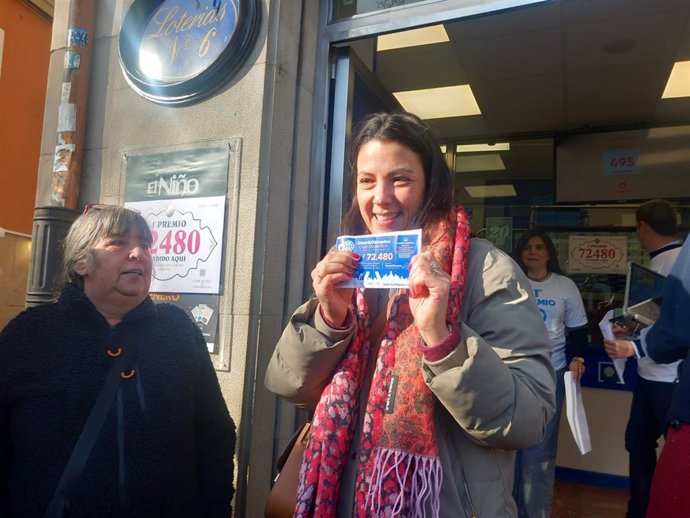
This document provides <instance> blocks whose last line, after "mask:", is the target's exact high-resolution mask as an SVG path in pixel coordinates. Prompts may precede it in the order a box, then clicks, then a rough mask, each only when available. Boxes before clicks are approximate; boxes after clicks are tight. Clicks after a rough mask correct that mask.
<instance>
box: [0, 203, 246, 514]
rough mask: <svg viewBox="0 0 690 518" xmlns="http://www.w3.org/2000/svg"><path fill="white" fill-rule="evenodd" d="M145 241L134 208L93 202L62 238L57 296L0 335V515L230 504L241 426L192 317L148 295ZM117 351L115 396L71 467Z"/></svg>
mask: <svg viewBox="0 0 690 518" xmlns="http://www.w3.org/2000/svg"><path fill="white" fill-rule="evenodd" d="M151 240H152V239H151V232H150V230H149V228H148V226H147V224H146V221H145V220H144V219H143V218H142V217H141V215H140V214H138V213H136V212H134V211H132V210H128V209H125V208H122V207H116V206H95V207H93V208H91V209H90V210H88V211H87V212H86V213H85V214H84V215H82V216H80V217H79V218H78V219H77V220H76V221H75V222H74V224H73V225H72V227H71V228H70V231H69V233H68V235H67V238H66V239H65V243H64V246H65V254H64V274H65V278H66V279H67V281H68V282H67V284H66V285H65V287H64V288H63V289H62V292H61V294H60V297H59V300H58V301H57V302H56V303H54V304H48V305H44V306H41V307H37V308H31V309H29V310H27V311H25V312H23V313H22V314H20V315H19V316H18V317H16V318H15V319H14V320H13V321H12V322H10V323H9V324H8V325H7V327H6V328H5V329H4V330H3V332H2V334H0V470H1V471H0V516H2V517H3V518H15V517H16V518H39V517H44V516H46V510H47V509H48V508H49V503H50V511H49V515H51V516H62V515H64V516H67V515H68V516H69V517H70V518H77V517H90V518H93V517H101V518H104V517H115V516H127V517H142V518H143V517H147V518H150V517H152V516H166V517H180V518H182V517H185V518H187V517H190V516H203V517H218V518H221V517H224V518H225V517H227V516H229V514H230V502H231V498H232V494H233V480H232V479H233V454H234V447H235V427H234V424H233V422H232V420H231V419H230V416H229V415H228V411H227V408H226V406H225V403H224V401H223V398H222V395H221V392H220V388H219V386H218V381H217V379H216V375H215V372H214V370H213V367H212V365H211V362H210V359H209V355H208V352H207V350H206V345H205V343H204V339H203V336H202V335H201V333H200V331H199V329H198V328H197V327H196V326H195V325H194V323H193V322H192V321H191V320H190V319H189V318H188V317H187V316H186V315H185V314H184V312H183V311H181V310H180V309H178V308H176V307H173V306H170V305H165V304H162V305H154V304H153V303H152V302H151V300H150V299H149V297H148V291H149V284H150V282H151V263H152V261H151V256H150V255H149V246H150V245H151ZM119 358H128V360H127V362H126V364H123V368H122V370H121V372H117V371H113V372H114V373H115V377H116V378H117V377H118V376H117V375H118V374H119V378H120V379H119V380H118V383H119V385H116V390H117V392H116V393H115V395H114V397H113V399H114V401H112V403H109V404H107V405H105V407H104V409H105V412H107V413H106V415H105V416H104V420H103V423H102V425H101V426H100V427H97V428H96V431H95V433H96V434H97V435H96V437H95V438H94V439H95V442H94V443H93V446H92V448H91V449H90V451H86V453H83V454H82V457H83V458H82V459H81V461H82V464H83V467H82V468H81V469H78V468H75V467H74V464H73V461H69V459H70V457H71V455H72V451H73V449H74V447H75V443H77V441H78V438H79V437H80V434H81V433H82V430H83V429H84V427H85V422H86V421H87V417H88V416H89V415H90V414H91V410H92V408H93V407H94V402H95V401H96V399H97V398H98V397H99V393H100V392H101V388H102V387H103V386H104V381H105V380H106V378H107V377H108V376H109V373H110V371H111V365H112V364H113V362H115V361H118V359H119ZM120 361H121V360H120ZM118 370H119V369H118ZM79 443H80V444H82V445H83V444H84V441H83V440H82V439H79ZM80 448H83V446H80ZM68 461H69V462H70V465H71V468H70V470H69V474H68V475H65V474H64V473H65V467H66V465H67V464H68ZM77 464H78V463H77ZM58 485H59V487H60V490H57V488H58ZM67 511H68V512H67Z"/></svg>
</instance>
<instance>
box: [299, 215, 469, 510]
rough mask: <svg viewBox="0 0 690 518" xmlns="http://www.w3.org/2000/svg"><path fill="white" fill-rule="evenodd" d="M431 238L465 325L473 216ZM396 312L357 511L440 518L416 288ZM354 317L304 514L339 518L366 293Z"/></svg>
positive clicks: (384, 342) (309, 464)
mask: <svg viewBox="0 0 690 518" xmlns="http://www.w3.org/2000/svg"><path fill="white" fill-rule="evenodd" d="M453 223H455V225H453ZM453 226H455V228H453ZM429 237H430V239H428V241H429V243H428V244H426V245H425V247H424V249H425V251H431V252H432V253H433V254H434V256H435V258H436V260H437V262H438V263H439V264H440V265H441V266H442V267H443V268H444V270H445V271H446V272H449V273H450V275H451V288H450V294H449V297H448V314H447V320H448V321H449V322H457V320H458V316H459V314H460V307H461V304H462V296H463V289H464V286H465V277H466V275H467V262H468V256H469V247H470V229H469V223H468V220H467V215H466V214H465V211H464V210H463V209H462V208H460V207H457V208H455V209H453V211H452V212H451V215H450V218H449V219H444V220H443V221H441V222H439V223H438V224H437V225H436V226H435V228H433V229H431V232H430V233H429ZM390 307H391V309H390V314H389V316H388V320H387V322H386V326H385V328H384V331H383V334H382V338H381V344H380V346H379V348H378V355H377V358H376V368H375V370H374V374H373V379H372V382H371V387H370V392H369V396H368V401H367V404H366V409H365V413H364V419H363V422H362V430H361V437H360V444H359V447H358V448H357V453H358V457H359V462H358V467H357V475H356V486H355V487H356V489H355V495H354V499H355V500H354V502H355V504H354V509H355V510H354V515H355V516H356V517H358V518H364V517H371V516H386V517H395V516H400V517H403V516H404V517H414V518H425V517H426V516H427V512H426V509H427V504H428V505H429V507H430V508H431V510H432V516H433V517H434V518H436V517H438V514H439V507H440V497H439V495H440V491H441V483H442V481H443V472H442V469H441V463H440V460H439V457H438V441H437V439H436V429H435V424H434V406H435V397H434V395H433V394H432V393H431V391H430V390H429V388H428V387H427V385H426V383H425V382H424V379H423V377H422V372H421V368H420V364H421V361H422V360H421V357H422V340H421V337H420V335H419V331H417V328H416V327H415V326H414V325H413V318H412V314H411V313H410V308H409V304H408V290H407V289H400V290H398V291H397V292H396V294H395V297H394V299H393V302H392V305H391V306H390ZM351 311H352V312H353V313H354V314H355V316H356V323H357V328H356V331H355V336H354V337H353V339H352V341H351V343H350V345H349V348H348V351H347V352H346V353H345V356H344V357H343V359H342V360H341V362H340V364H339V366H338V367H337V368H336V370H335V373H334V375H333V377H332V379H331V381H330V383H329V384H328V385H327V386H326V388H325V389H324V391H323V393H322V395H321V399H320V401H319V404H318V405H317V407H316V410H315V413H314V417H313V419H312V428H311V434H310V437H309V441H308V443H307V447H306V450H305V454H304V461H303V463H302V469H301V472H300V481H299V489H298V495H297V506H296V509H295V516H296V517H299V518H311V517H324V518H332V517H335V516H336V510H337V507H338V499H339V497H340V478H341V475H342V473H343V470H344V468H345V466H346V464H347V462H348V459H347V457H348V454H349V451H350V448H351V446H352V444H351V443H352V438H353V436H354V432H355V427H356V426H357V424H358V422H359V420H358V419H357V416H358V415H359V411H360V409H359V401H360V390H361V387H362V385H363V377H364V373H365V371H366V367H367V361H368V357H369V353H370V351H371V349H372V343H371V337H370V327H369V324H370V322H369V311H368V306H367V302H366V300H365V298H364V290H363V289H360V290H355V294H354V295H353V305H352V306H351ZM374 338H375V337H374ZM374 346H375V344H374ZM348 496H349V495H348Z"/></svg>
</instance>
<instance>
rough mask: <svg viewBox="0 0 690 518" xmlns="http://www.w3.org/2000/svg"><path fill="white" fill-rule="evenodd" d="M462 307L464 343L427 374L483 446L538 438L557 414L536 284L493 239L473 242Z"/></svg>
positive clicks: (425, 364) (428, 365) (425, 366)
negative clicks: (533, 285)
mask: <svg viewBox="0 0 690 518" xmlns="http://www.w3.org/2000/svg"><path fill="white" fill-rule="evenodd" d="M470 253H471V255H470V264H469V270H468V277H467V279H468V280H467V284H466V292H465V297H464V302H463V311H462V313H461V335H462V338H461V341H460V343H459V344H458V346H457V347H456V348H455V349H454V350H453V352H451V353H450V354H449V355H447V356H446V357H444V358H442V359H440V360H438V361H434V362H430V361H428V360H427V359H423V360H422V370H423V374H424V377H425V380H426V382H427V384H428V386H429V387H430V388H431V390H432V391H433V392H434V394H435V395H436V397H437V398H438V400H439V401H440V402H441V404H443V406H444V407H445V408H446V410H447V411H448V412H449V413H450V414H451V415H452V416H453V418H454V419H455V421H456V422H457V423H458V425H459V426H460V427H462V429H463V430H464V431H465V432H466V433H467V434H468V435H469V436H470V437H471V438H472V439H473V440H475V441H476V442H478V443H479V444H482V445H485V446H490V447H495V448H505V449H517V448H523V447H526V446H530V445H532V444H535V443H537V442H538V441H539V440H540V439H541V438H542V435H543V430H544V428H545V426H546V424H547V423H548V421H549V419H550V418H551V416H552V415H553V413H554V408H555V389H556V386H555V374H554V370H553V367H552V366H551V361H550V355H551V349H552V347H551V344H550V341H549V338H548V334H547V331H546V326H544V322H543V320H542V318H541V316H540V314H539V311H538V310H537V307H536V304H535V301H534V298H533V295H532V290H531V289H530V287H529V282H528V281H527V278H526V277H525V276H524V274H523V273H522V271H520V269H519V268H518V267H517V265H516V264H515V263H514V262H513V261H512V259H510V258H509V257H508V256H507V255H505V254H504V253H503V252H501V251H500V250H498V249H496V248H493V247H492V246H489V245H488V244H487V242H486V241H483V240H476V239H475V240H473V242H472V249H471V252H470Z"/></svg>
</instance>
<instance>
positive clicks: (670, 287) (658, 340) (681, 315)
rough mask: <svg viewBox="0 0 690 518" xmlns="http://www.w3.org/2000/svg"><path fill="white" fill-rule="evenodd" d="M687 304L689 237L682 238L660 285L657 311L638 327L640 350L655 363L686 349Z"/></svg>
mask: <svg viewBox="0 0 690 518" xmlns="http://www.w3.org/2000/svg"><path fill="white" fill-rule="evenodd" d="M688 307H690V239H686V240H685V243H684V244H683V247H682V248H681V250H680V253H679V254H678V257H677V258H676V262H675V263H674V264H673V267H672V268H671V271H670V272H669V274H668V277H667V279H666V284H665V286H664V296H663V301H662V303H661V314H660V316H659V320H657V321H656V322H655V323H654V325H653V326H651V327H650V328H647V329H645V330H643V331H642V339H643V350H645V351H646V353H647V355H649V357H650V358H651V359H652V360H654V361H655V362H657V363H673V362H674V361H676V360H680V359H683V358H685V357H686V356H687V354H688V350H690V332H688V325H687V316H688Z"/></svg>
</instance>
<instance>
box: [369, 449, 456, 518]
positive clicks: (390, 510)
mask: <svg viewBox="0 0 690 518" xmlns="http://www.w3.org/2000/svg"><path fill="white" fill-rule="evenodd" d="M385 481H389V482H390V481H393V482H395V483H396V485H397V487H396V488H395V490H394V493H393V494H391V488H390V487H384V482H385ZM442 482H443V469H442V468H441V461H440V460H439V458H438V457H429V456H427V455H419V454H415V453H410V452H404V451H400V450H393V449H389V448H379V449H378V450H377V452H376V457H375V459H374V469H373V471H372V473H371V479H370V483H369V491H368V492H367V496H366V502H365V507H366V509H367V511H368V512H371V513H373V514H371V515H370V516H390V517H391V518H393V517H395V516H402V513H403V512H404V513H405V516H409V517H411V518H426V517H427V513H426V504H427V501H429V500H430V502H429V503H430V507H431V515H432V518H438V516H439V511H440V508H441V484H442ZM406 488H409V490H408V489H406ZM406 507H407V508H408V509H407V510H406ZM367 515H369V513H367Z"/></svg>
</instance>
